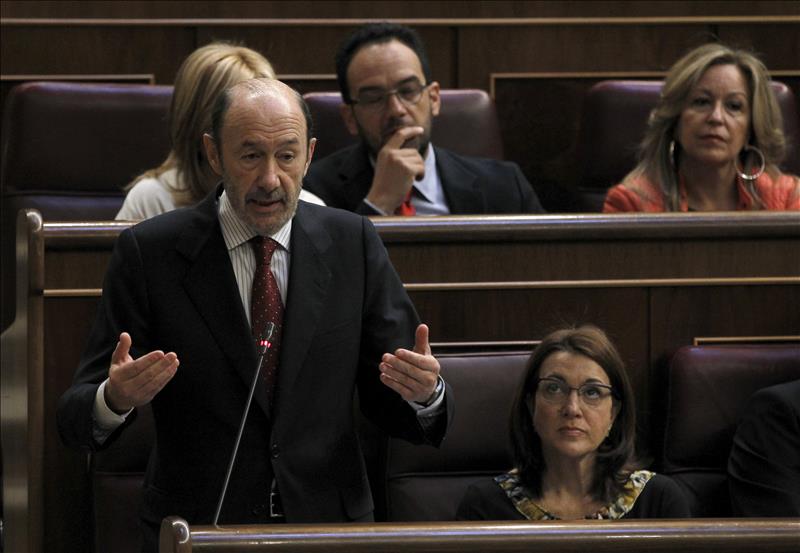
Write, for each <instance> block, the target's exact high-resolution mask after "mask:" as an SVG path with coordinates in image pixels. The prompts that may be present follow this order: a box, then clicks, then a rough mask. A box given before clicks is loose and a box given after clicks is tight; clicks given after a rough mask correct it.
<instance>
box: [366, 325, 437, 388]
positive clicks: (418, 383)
mask: <svg viewBox="0 0 800 553" xmlns="http://www.w3.org/2000/svg"><path fill="white" fill-rule="evenodd" d="M379 368H380V371H381V382H383V383H384V384H385V385H386V386H388V387H389V388H391V389H392V390H394V391H395V392H397V393H398V394H400V395H401V396H402V397H403V399H404V400H406V401H416V402H417V403H428V402H429V401H431V400H432V399H433V397H432V396H433V393H434V391H436V383H437V382H438V380H439V370H440V367H439V362H438V361H437V360H436V358H435V357H434V356H433V355H432V354H431V346H430V343H429V342H428V326H427V325H424V324H421V325H419V326H418V327H417V331H416V334H415V339H414V350H413V351H409V350H407V349H398V350H395V352H394V355H392V354H391V353H384V354H383V358H382V359H381V363H380V366H379Z"/></svg>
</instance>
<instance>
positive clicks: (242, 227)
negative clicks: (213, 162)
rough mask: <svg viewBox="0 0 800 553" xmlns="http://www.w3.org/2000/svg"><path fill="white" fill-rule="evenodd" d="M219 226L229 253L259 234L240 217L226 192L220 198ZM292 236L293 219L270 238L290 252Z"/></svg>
mask: <svg viewBox="0 0 800 553" xmlns="http://www.w3.org/2000/svg"><path fill="white" fill-rule="evenodd" d="M219 224H220V226H221V227H222V238H223V239H224V240H225V247H227V248H228V251H231V250H233V249H234V248H238V247H239V246H241V245H242V244H243V243H245V242H248V241H249V240H250V239H251V238H253V237H255V236H256V235H257V234H258V233H257V232H256V231H255V230H254V229H252V228H251V227H250V226H249V225H248V224H247V223H245V222H244V221H243V220H242V218H241V217H239V214H238V213H236V210H234V209H233V205H231V201H230V199H228V194H227V192H226V191H224V190H223V191H222V195H221V196H220V198H219ZM291 235H292V219H289V220H288V221H287V222H286V223H285V224H284V225H283V226H282V227H281V228H279V229H278V230H277V231H276V232H275V233H273V234H271V235H270V236H269V237H270V238H272V239H273V240H275V241H276V242H277V243H278V244H280V246H281V247H282V248H283V249H284V250H286V251H287V252H288V251H289V243H290V241H291Z"/></svg>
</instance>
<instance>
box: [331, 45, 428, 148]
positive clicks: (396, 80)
mask: <svg viewBox="0 0 800 553" xmlns="http://www.w3.org/2000/svg"><path fill="white" fill-rule="evenodd" d="M347 82H348V85H349V87H350V97H351V98H353V100H355V101H358V99H359V97H360V96H361V95H362V94H364V93H367V94H374V93H375V92H378V93H380V92H384V93H386V92H388V91H395V90H399V91H402V90H404V89H407V88H408V87H414V86H416V85H426V84H429V86H428V87H427V88H425V89H424V90H423V91H422V96H421V98H420V99H419V101H418V102H417V103H416V104H412V103H409V102H405V101H403V100H401V98H400V95H398V94H391V95H389V96H388V97H387V98H386V99H385V101H383V102H380V103H378V104H375V105H367V104H359V103H357V104H355V105H346V106H343V107H342V117H343V118H344V121H345V124H346V125H347V128H348V130H349V131H350V133H351V134H353V135H358V136H360V137H361V139H362V140H363V141H364V142H365V143H366V144H367V146H368V147H369V149H370V151H371V152H372V154H373V155H377V153H378V151H379V150H380V149H381V148H382V147H383V145H384V144H386V141H387V140H389V138H390V137H391V136H392V135H393V134H394V133H395V132H396V131H397V130H398V129H400V128H402V127H414V126H419V127H422V128H423V129H425V132H424V133H423V134H422V136H419V137H416V138H414V139H412V140H410V141H409V143H407V144H405V145H404V147H409V148H416V149H418V150H419V151H420V153H422V154H423V155H424V153H425V151H426V149H427V147H428V143H429V142H430V137H431V123H432V119H433V117H435V116H437V115H439V107H440V100H439V83H437V82H432V83H426V82H425V76H424V75H423V73H422V66H421V64H420V62H419V58H418V57H417V55H416V54H415V53H414V51H413V50H412V49H411V48H409V47H408V46H406V45H405V44H403V43H402V42H399V41H397V40H392V41H390V42H384V43H375V44H368V45H367V46H364V47H363V48H361V49H360V50H358V51H357V52H356V54H355V56H353V59H352V60H351V61H350V65H349V66H348V68H347Z"/></svg>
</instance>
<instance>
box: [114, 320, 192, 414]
mask: <svg viewBox="0 0 800 553" xmlns="http://www.w3.org/2000/svg"><path fill="white" fill-rule="evenodd" d="M130 349H131V337H130V334H128V333H127V332H123V333H122V334H120V335H119V342H117V347H116V348H115V349H114V353H113V354H112V355H111V366H110V367H109V369H108V382H107V383H106V387H105V400H106V404H107V405H108V407H109V408H110V409H111V410H112V411H114V412H116V413H118V414H122V413H125V412H127V411H130V410H131V409H133V408H134V407H139V406H141V405H144V404H146V403H149V402H150V400H152V399H153V398H154V397H155V395H156V394H157V393H158V392H160V391H161V389H162V388H163V387H164V386H166V385H167V382H169V381H170V380H171V379H172V377H173V376H175V372H176V371H177V370H178V365H180V361H178V356H177V355H176V354H174V353H172V352H170V353H164V352H163V351H151V352H150V353H148V354H146V355H142V356H141V357H140V358H139V359H136V360H134V359H133V358H132V357H131V355H130Z"/></svg>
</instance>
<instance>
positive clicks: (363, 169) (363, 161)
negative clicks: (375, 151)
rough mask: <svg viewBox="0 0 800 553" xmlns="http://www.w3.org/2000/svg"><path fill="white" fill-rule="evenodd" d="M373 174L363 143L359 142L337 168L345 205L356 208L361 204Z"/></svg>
mask: <svg viewBox="0 0 800 553" xmlns="http://www.w3.org/2000/svg"><path fill="white" fill-rule="evenodd" d="M374 173H375V172H374V170H373V169H372V164H371V163H370V162H369V155H368V154H367V148H366V146H364V143H363V142H359V143H358V144H356V145H355V146H352V147H351V149H350V154H349V155H348V156H347V158H345V159H344V161H342V164H341V166H340V167H339V178H340V179H341V181H342V191H343V193H344V195H345V202H346V203H345V205H353V206H357V205H359V204H360V203H361V201H362V200H363V199H364V198H365V197H366V196H367V194H368V193H369V188H370V186H372V176H373V175H374Z"/></svg>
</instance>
